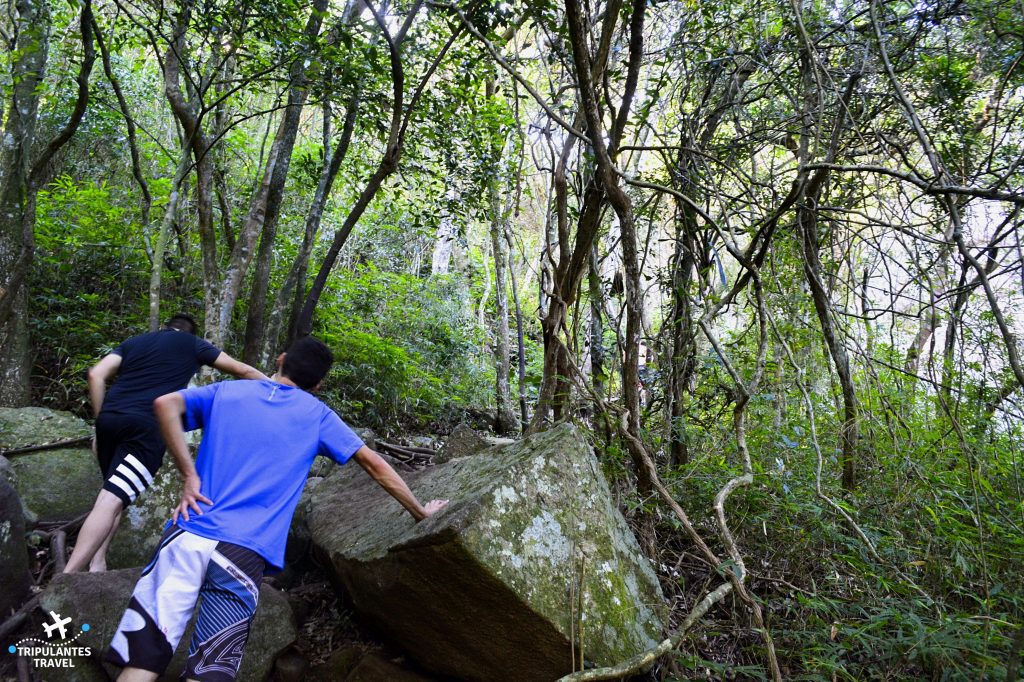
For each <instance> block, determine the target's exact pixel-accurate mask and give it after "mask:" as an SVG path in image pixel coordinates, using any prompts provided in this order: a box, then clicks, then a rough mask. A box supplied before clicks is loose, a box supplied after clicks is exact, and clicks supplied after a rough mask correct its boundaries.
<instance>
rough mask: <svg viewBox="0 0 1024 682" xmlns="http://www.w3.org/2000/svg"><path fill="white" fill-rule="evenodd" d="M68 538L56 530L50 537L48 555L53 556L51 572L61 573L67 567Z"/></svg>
mask: <svg viewBox="0 0 1024 682" xmlns="http://www.w3.org/2000/svg"><path fill="white" fill-rule="evenodd" d="M67 541H68V536H67V533H65V532H64V531H63V530H58V531H56V532H55V533H53V535H52V536H51V537H50V553H51V555H52V556H53V572H54V573H55V574H56V573H63V572H64V567H65V566H67V565H68V552H67Z"/></svg>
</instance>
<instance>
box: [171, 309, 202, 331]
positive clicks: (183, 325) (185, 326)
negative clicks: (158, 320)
mask: <svg viewBox="0 0 1024 682" xmlns="http://www.w3.org/2000/svg"><path fill="white" fill-rule="evenodd" d="M164 326H165V327H167V328H168V329H177V330H178V331H180V332H186V333H188V334H195V333H196V329H197V327H196V321H195V318H194V317H192V316H191V315H189V314H187V313H174V314H173V315H171V319H169V320H167V322H165V323H164Z"/></svg>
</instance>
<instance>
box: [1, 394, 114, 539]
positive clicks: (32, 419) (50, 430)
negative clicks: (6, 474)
mask: <svg viewBox="0 0 1024 682" xmlns="http://www.w3.org/2000/svg"><path fill="white" fill-rule="evenodd" d="M91 434H92V429H91V428H90V427H89V425H88V424H86V423H85V422H84V421H82V420H81V419H79V418H78V417H76V416H74V415H73V414H71V413H70V412H59V411H56V410H49V409H46V408H44V407H20V408H7V407H5V408H0V449H5V450H6V449H10V448H22V447H28V446H31V445H42V444H44V443H52V442H54V441H59V440H64V439H68V438H82V437H86V436H90V435H91ZM11 469H12V470H13V472H14V485H15V487H16V488H17V490H18V494H19V495H20V496H21V500H22V502H23V504H24V506H25V507H26V508H28V509H30V510H31V511H32V512H34V513H35V514H36V515H38V517H39V520H40V521H69V520H71V519H74V518H75V517H77V516H80V515H82V514H84V513H86V512H88V511H89V510H90V509H92V505H93V502H95V501H96V494H97V493H99V490H100V487H101V486H102V485H103V477H102V476H101V475H100V470H99V467H98V466H97V464H96V457H95V456H94V455H93V454H92V452H90V451H89V448H88V447H81V448H66V449H60V450H46V451H42V452H33V453H31V454H26V455H19V456H17V457H13V458H12V460H11Z"/></svg>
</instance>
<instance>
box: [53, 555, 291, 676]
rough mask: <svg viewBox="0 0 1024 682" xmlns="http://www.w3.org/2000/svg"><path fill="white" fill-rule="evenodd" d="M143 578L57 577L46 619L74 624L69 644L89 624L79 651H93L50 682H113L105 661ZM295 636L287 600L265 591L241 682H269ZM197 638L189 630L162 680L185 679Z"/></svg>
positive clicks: (123, 574)
mask: <svg viewBox="0 0 1024 682" xmlns="http://www.w3.org/2000/svg"><path fill="white" fill-rule="evenodd" d="M139 572H140V569H137V568H132V569H125V570H120V571H107V572H105V573H70V574H61V575H57V576H55V577H54V579H53V581H51V582H50V585H49V586H48V587H47V588H46V590H45V591H44V592H43V594H42V597H41V599H40V607H41V609H42V610H43V611H44V612H45V613H49V612H50V611H53V612H55V613H58V614H60V615H61V616H63V617H65V618H68V617H70V618H72V623H71V625H70V626H69V628H70V630H69V638H70V636H71V635H72V634H75V635H77V634H78V633H79V632H80V631H81V628H82V625H83V624H86V623H87V624H88V625H89V629H88V631H87V632H82V633H81V634H80V635H79V637H78V639H77V641H76V642H75V643H74V646H78V647H89V648H90V649H91V653H92V656H91V657H88V658H84V657H83V658H75V659H72V662H73V663H74V667H64V668H56V667H55V668H49V669H47V672H46V677H45V679H46V682H92V681H93V680H108V679H110V678H111V677H113V675H109V673H115V672H116V670H117V669H116V668H114V667H112V666H105V665H104V664H102V663H100V660H99V659H100V657H101V656H102V655H103V654H104V653H105V652H106V650H107V647H108V646H109V645H110V640H111V638H112V637H113V635H114V632H115V630H116V629H117V625H118V623H120V622H121V616H122V615H123V614H124V610H125V607H127V606H128V599H129V597H131V593H132V589H133V588H134V587H135V581H136V580H138V577H139ZM46 620H47V621H49V618H47V619H46ZM40 632H41V630H40ZM295 636H296V629H295V622H294V619H293V618H292V612H291V607H290V606H289V605H288V600H287V599H286V598H285V596H284V594H282V593H281V592H279V591H277V590H275V589H273V588H270V587H266V586H263V587H261V588H260V601H259V607H258V608H257V609H256V617H255V618H254V619H253V624H252V632H251V634H250V635H249V642H248V644H247V645H246V648H245V654H244V655H243V657H242V668H241V670H239V675H238V680H239V682H263V680H265V679H266V678H267V676H268V675H269V674H270V672H271V670H272V669H273V665H274V659H275V658H276V657H277V656H278V654H280V653H281V652H282V651H284V650H285V649H286V648H288V647H289V646H291V644H292V643H293V642H294V641H295ZM191 637H192V626H191V625H189V628H188V630H186V631H185V635H184V636H183V637H182V638H181V642H180V643H179V645H178V649H177V650H176V652H175V654H174V658H173V659H172V661H171V664H170V666H169V667H168V669H167V672H166V673H165V674H164V676H163V677H162V678H161V680H166V681H170V680H178V679H179V677H180V675H181V671H182V670H183V669H184V667H185V657H186V655H187V653H188V644H189V640H190V638H191Z"/></svg>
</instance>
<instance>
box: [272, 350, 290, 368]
mask: <svg viewBox="0 0 1024 682" xmlns="http://www.w3.org/2000/svg"><path fill="white" fill-rule="evenodd" d="M286 355H288V354H287V353H281V354H280V355H278V356H277V361H276V362H275V363H274V364H275V365H277V371H278V372H280V371H281V368H282V367H284V356H286Z"/></svg>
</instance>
